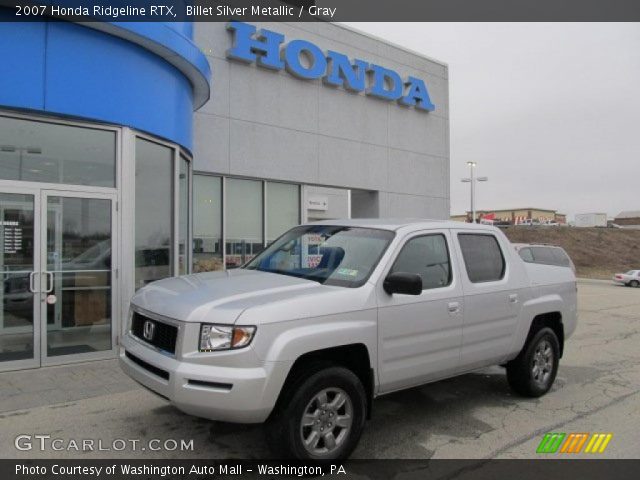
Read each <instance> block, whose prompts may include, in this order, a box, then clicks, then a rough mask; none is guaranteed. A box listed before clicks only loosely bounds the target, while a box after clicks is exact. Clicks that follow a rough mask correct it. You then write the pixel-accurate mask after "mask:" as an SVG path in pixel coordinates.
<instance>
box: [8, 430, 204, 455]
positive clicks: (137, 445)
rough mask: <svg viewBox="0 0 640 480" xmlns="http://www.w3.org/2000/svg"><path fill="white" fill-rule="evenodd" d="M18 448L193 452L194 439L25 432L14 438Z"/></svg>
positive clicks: (41, 450)
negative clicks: (57, 435)
mask: <svg viewBox="0 0 640 480" xmlns="http://www.w3.org/2000/svg"><path fill="white" fill-rule="evenodd" d="M13 443H14V445H15V447H16V449H17V450H20V451H22V452H29V451H34V450H35V451H40V452H46V451H54V452H62V451H75V452H124V451H132V452H136V451H140V452H144V451H152V452H175V451H179V452H192V451H193V439H191V440H184V439H179V440H176V439H173V438H166V439H160V438H152V439H150V440H141V439H139V438H115V439H113V440H103V439H101V438H98V439H95V438H59V437H52V436H51V435H46V434H35V435H30V434H23V435H18V436H17V437H16V438H15V440H14V442H13Z"/></svg>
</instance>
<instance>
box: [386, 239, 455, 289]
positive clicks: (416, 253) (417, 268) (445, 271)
mask: <svg viewBox="0 0 640 480" xmlns="http://www.w3.org/2000/svg"><path fill="white" fill-rule="evenodd" d="M396 272H404V273H415V274H417V275H420V278H422V289H423V290H428V289H431V288H440V287H445V286H447V285H450V284H451V261H450V259H449V249H448V248H447V240H446V239H445V237H444V235H442V234H438V235H425V236H422V237H416V238H412V239H410V240H409V241H408V242H407V243H406V244H405V245H404V246H403V247H402V250H401V252H400V255H398V258H397V259H396V261H395V263H394V264H393V267H392V268H391V273H396Z"/></svg>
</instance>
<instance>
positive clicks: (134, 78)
mask: <svg viewBox="0 0 640 480" xmlns="http://www.w3.org/2000/svg"><path fill="white" fill-rule="evenodd" d="M11 15H12V13H11V11H10V10H9V9H4V8H0V17H4V18H2V20H5V21H4V22H2V23H0V53H1V54H2V58H3V62H4V65H6V66H9V65H10V66H11V67H10V68H5V69H4V70H3V75H2V76H0V244H1V248H2V250H1V252H0V272H1V273H2V280H3V288H2V289H0V305H1V310H0V370H9V369H20V368H34V367H40V366H47V365H56V364H64V363H71V362H77V361H86V360H93V359H103V358H110V357H115V355H116V352H117V345H118V338H119V336H120V335H121V334H122V332H123V330H124V329H125V328H126V324H127V321H126V320H127V315H128V302H129V299H130V298H131V296H132V295H133V293H134V292H135V291H136V290H137V289H138V288H140V287H142V286H143V285H145V284H147V283H149V282H151V281H154V280H157V279H161V278H164V277H168V276H172V275H180V274H185V273H189V272H200V271H207V270H219V269H223V268H233V267H236V266H238V265H241V264H242V263H244V262H245V261H247V260H248V259H250V258H251V257H252V256H253V255H255V254H256V253H257V252H258V251H259V250H261V249H262V248H264V246H265V245H267V244H269V243H270V242H272V241H273V240H274V239H275V238H276V237H277V236H279V235H280V234H281V233H282V232H283V231H285V230H286V229H288V228H290V227H292V226H294V225H297V224H299V223H300V222H305V221H313V220H317V219H332V218H344V217H354V218H355V217H428V218H439V219H445V218H449V120H448V79H447V78H448V75H447V66H446V65H445V64H443V63H441V62H438V61H435V60H432V59H429V58H426V57H424V56H422V55H419V54H416V53H413V52H410V51H407V50H405V49H403V48H400V47H397V46H394V45H391V44H389V43H388V42H385V41H384V40H381V39H378V38H373V37H371V36H368V35H365V34H362V33H359V32H356V31H354V30H351V29H349V28H345V27H343V26H340V25H336V24H331V23H322V22H317V23H260V24H254V23H241V22H233V23H228V24H227V23H222V22H221V23H173V24H172V23H124V22H120V23H118V22H113V23H91V24H85V25H80V24H76V23H72V22H64V21H56V22H48V21H46V20H45V19H43V21H42V22H30V23H11V22H7V21H6V20H8V19H10V18H11Z"/></svg>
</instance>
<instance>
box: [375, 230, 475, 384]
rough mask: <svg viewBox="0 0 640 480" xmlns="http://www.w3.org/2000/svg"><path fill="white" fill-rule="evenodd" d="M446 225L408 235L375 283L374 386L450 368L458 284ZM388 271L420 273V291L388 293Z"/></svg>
mask: <svg viewBox="0 0 640 480" xmlns="http://www.w3.org/2000/svg"><path fill="white" fill-rule="evenodd" d="M454 258H455V253H454V251H453V250H452V249H451V235H450V232H449V230H446V229H444V230H429V231H426V232H417V233H412V234H410V235H408V236H407V237H406V238H405V239H404V241H403V242H402V243H401V245H400V246H399V247H398V248H397V249H396V251H395V252H394V256H393V260H392V261H391V262H389V266H388V267H387V269H386V270H385V272H384V273H383V275H382V276H381V278H380V281H379V284H378V285H377V292H376V293H377V297H378V307H379V308H378V342H379V345H378V352H379V353H378V372H379V381H380V391H381V392H383V393H384V392H389V391H392V390H397V389H400V388H405V387H410V386H413V385H419V384H422V383H426V382H428V381H431V380H434V379H437V378H442V377H446V376H449V375H452V374H453V373H455V371H456V370H457V368H458V362H459V357H460V343H461V340H462V285H461V283H460V271H459V269H458V266H457V263H456V262H455V261H453V259H454ZM390 272H405V273H416V274H418V275H420V276H421V277H422V286H423V290H422V293H421V294H420V295H400V294H393V295H390V294H388V293H387V292H385V291H384V289H383V287H382V284H383V281H384V278H385V277H386V276H387V275H388V274H389V273H390Z"/></svg>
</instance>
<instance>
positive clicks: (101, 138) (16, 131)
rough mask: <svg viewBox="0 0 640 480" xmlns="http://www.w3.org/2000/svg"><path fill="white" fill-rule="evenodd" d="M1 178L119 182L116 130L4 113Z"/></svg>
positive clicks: (106, 184)
mask: <svg viewBox="0 0 640 480" xmlns="http://www.w3.org/2000/svg"><path fill="white" fill-rule="evenodd" d="M0 179H2V180H17V181H25V182H46V183H66V184H70V185H91V186H96V187H115V186H116V132H114V131H108V130H99V129H95V128H86V127H77V126H70V125H60V124H54V123H45V122H38V121H33V120H26V119H20V118H11V117H3V116H0Z"/></svg>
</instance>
